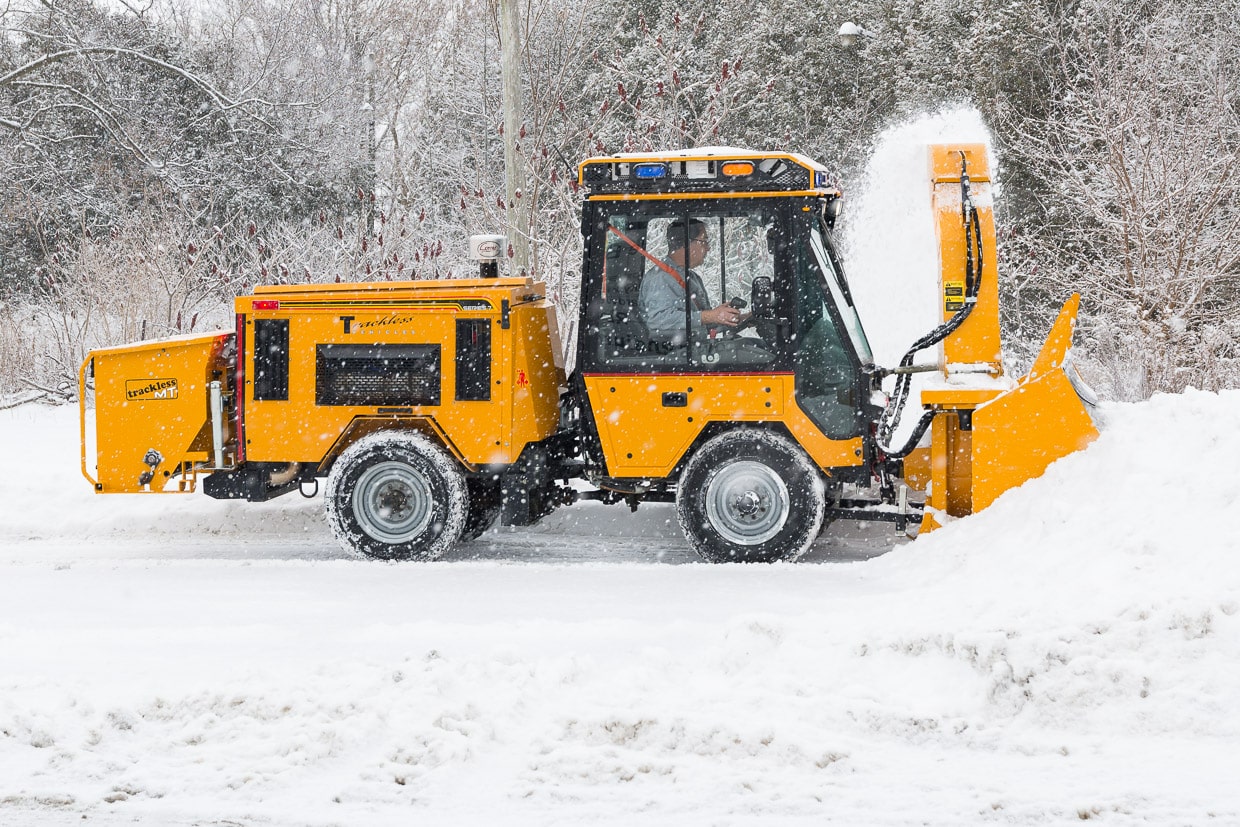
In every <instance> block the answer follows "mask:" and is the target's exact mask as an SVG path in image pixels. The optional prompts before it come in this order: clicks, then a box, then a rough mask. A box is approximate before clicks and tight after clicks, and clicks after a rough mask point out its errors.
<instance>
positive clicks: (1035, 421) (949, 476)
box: [921, 296, 1098, 531]
mask: <svg viewBox="0 0 1240 827" xmlns="http://www.w3.org/2000/svg"><path fill="white" fill-rule="evenodd" d="M1079 302H1080V297H1079V296H1073V297H1072V298H1071V299H1069V300H1068V302H1067V303H1066V304H1065V305H1064V307H1063V309H1062V310H1061V311H1060V314H1059V318H1058V320H1056V322H1055V325H1054V326H1053V327H1052V328H1051V333H1050V335H1049V336H1048V337H1047V339H1046V343H1045V344H1044V345H1043V346H1042V351H1041V353H1040V354H1039V355H1038V358H1037V359H1036V360H1035V361H1034V364H1033V367H1032V368H1031V369H1030V371H1029V373H1028V375H1026V376H1025V377H1023V378H1022V379H1021V380H1020V381H1019V382H1018V383H1017V385H1016V386H1015V387H1013V388H1011V389H1010V390H1006V391H994V392H993V396H991V398H989V399H983V398H979V396H978V395H977V392H976V391H972V392H957V393H956V394H955V397H956V398H953V391H952V390H951V389H950V388H945V389H941V390H937V391H934V392H933V394H923V404H927V406H928V407H934V408H936V409H938V410H939V411H941V415H940V416H938V417H937V418H936V419H935V421H934V426H933V431H932V438H931V445H930V478H931V485H930V488H929V491H928V496H927V498H926V502H927V505H928V506H929V507H928V508H927V509H926V517H925V520H924V521H923V522H922V527H921V530H922V531H930V530H933V529H934V528H936V527H938V526H939V525H941V524H942V523H943V522H945V519H944V517H949V518H950V517H963V516H966V515H968V514H973V513H975V512H978V511H981V510H982V509H983V508H986V507H987V506H989V505H990V504H991V503H993V502H994V501H995V500H996V499H998V498H999V496H1000V495H1001V494H1003V493H1004V492H1005V491H1007V490H1009V489H1011V488H1016V487H1017V486H1020V485H1022V484H1024V483H1025V482H1026V481H1027V480H1031V479H1033V478H1035V477H1039V476H1041V475H1042V473H1043V472H1045V471H1046V469H1047V467H1048V466H1049V465H1050V464H1051V463H1052V462H1054V461H1055V460H1057V459H1060V458H1062V457H1065V456H1067V455H1068V454H1071V453H1073V452H1075V451H1078V450H1080V449H1081V448H1084V447H1085V446H1086V445H1088V444H1089V443H1090V442H1092V441H1093V440H1094V439H1096V438H1097V436H1098V430H1097V429H1096V428H1095V427H1094V423H1093V420H1092V419H1091V417H1090V415H1089V411H1088V410H1087V409H1086V406H1085V403H1084V401H1083V400H1082V398H1081V396H1080V395H1079V394H1078V393H1077V390H1076V388H1075V387H1074V386H1073V384H1072V382H1071V381H1070V380H1069V378H1068V374H1067V373H1066V371H1065V367H1064V362H1065V360H1066V357H1067V353H1068V349H1069V348H1070V346H1071V343H1072V331H1073V328H1074V327H1075V323H1076V312H1077V307H1078V305H1079ZM927 397H928V398H927Z"/></svg>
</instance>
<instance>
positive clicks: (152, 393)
mask: <svg viewBox="0 0 1240 827" xmlns="http://www.w3.org/2000/svg"><path fill="white" fill-rule="evenodd" d="M125 398H126V399H129V400H134V401H142V400H146V399H176V398H177V380H175V379H126V380H125Z"/></svg>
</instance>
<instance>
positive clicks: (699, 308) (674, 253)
mask: <svg viewBox="0 0 1240 827" xmlns="http://www.w3.org/2000/svg"><path fill="white" fill-rule="evenodd" d="M688 230H689V232H688V233H687V234H686V233H685V221H684V220H683V219H676V220H675V221H673V222H672V223H671V224H670V225H668V228H667V258H666V259H664V260H663V261H662V262H659V263H658V264H657V266H655V267H651V268H650V269H649V270H648V271H647V272H646V275H645V277H644V278H643V279H642V286H641V292H640V294H639V297H638V298H639V302H640V304H641V310H642V316H643V318H645V320H646V328H647V329H648V330H649V331H650V334H651V336H653V337H655V338H659V339H669V340H671V341H673V342H674V343H677V344H680V343H683V342H684V340H685V294H686V293H688V296H689V300H690V301H692V302H693V312H692V313H690V314H689V323H690V327H691V329H692V330H693V331H694V332H695V333H700V332H701V331H702V329H703V328H712V327H736V326H737V325H738V324H740V323H741V322H743V321H745V318H746V314H744V313H742V312H741V311H740V310H739V309H738V308H736V307H733V306H732V305H730V304H720V305H716V306H714V307H711V299H710V295H709V294H708V293H707V292H706V285H704V284H703V283H702V279H701V278H699V277H698V274H697V273H695V272H694V271H693V268H694V267H698V266H700V265H701V264H702V261H703V260H704V259H705V258H706V253H707V252H708V251H709V250H710V236H709V234H708V233H707V232H706V224H705V223H704V222H702V221H700V220H699V219H696V218H691V219H689V222H688ZM686 235H687V236H688V238H689V246H688V248H687V249H686V247H685V237H686Z"/></svg>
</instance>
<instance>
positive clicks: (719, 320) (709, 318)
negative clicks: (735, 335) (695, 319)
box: [702, 304, 749, 327]
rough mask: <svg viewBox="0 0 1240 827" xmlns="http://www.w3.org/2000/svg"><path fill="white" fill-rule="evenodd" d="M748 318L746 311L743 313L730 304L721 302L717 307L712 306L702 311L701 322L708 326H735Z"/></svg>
mask: <svg viewBox="0 0 1240 827" xmlns="http://www.w3.org/2000/svg"><path fill="white" fill-rule="evenodd" d="M748 318H749V314H748V313H744V312H742V311H740V310H738V309H737V308H735V307H733V306H732V305H730V304H721V305H719V306H718V307H712V308H711V309H710V310H703V311H702V324H704V325H706V326H708V327H718V326H720V325H722V326H723V327H736V326H737V325H738V324H740V323H741V322H743V321H745V320H746V319H748Z"/></svg>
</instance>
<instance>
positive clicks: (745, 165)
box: [721, 161, 753, 178]
mask: <svg viewBox="0 0 1240 827" xmlns="http://www.w3.org/2000/svg"><path fill="white" fill-rule="evenodd" d="M721 171H722V172H723V174H724V175H726V176H728V177H729V178H735V177H736V176H738V175H753V164H752V163H750V162H749V161H728V162H727V163H726V164H724V165H723V168H722V170H721Z"/></svg>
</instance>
